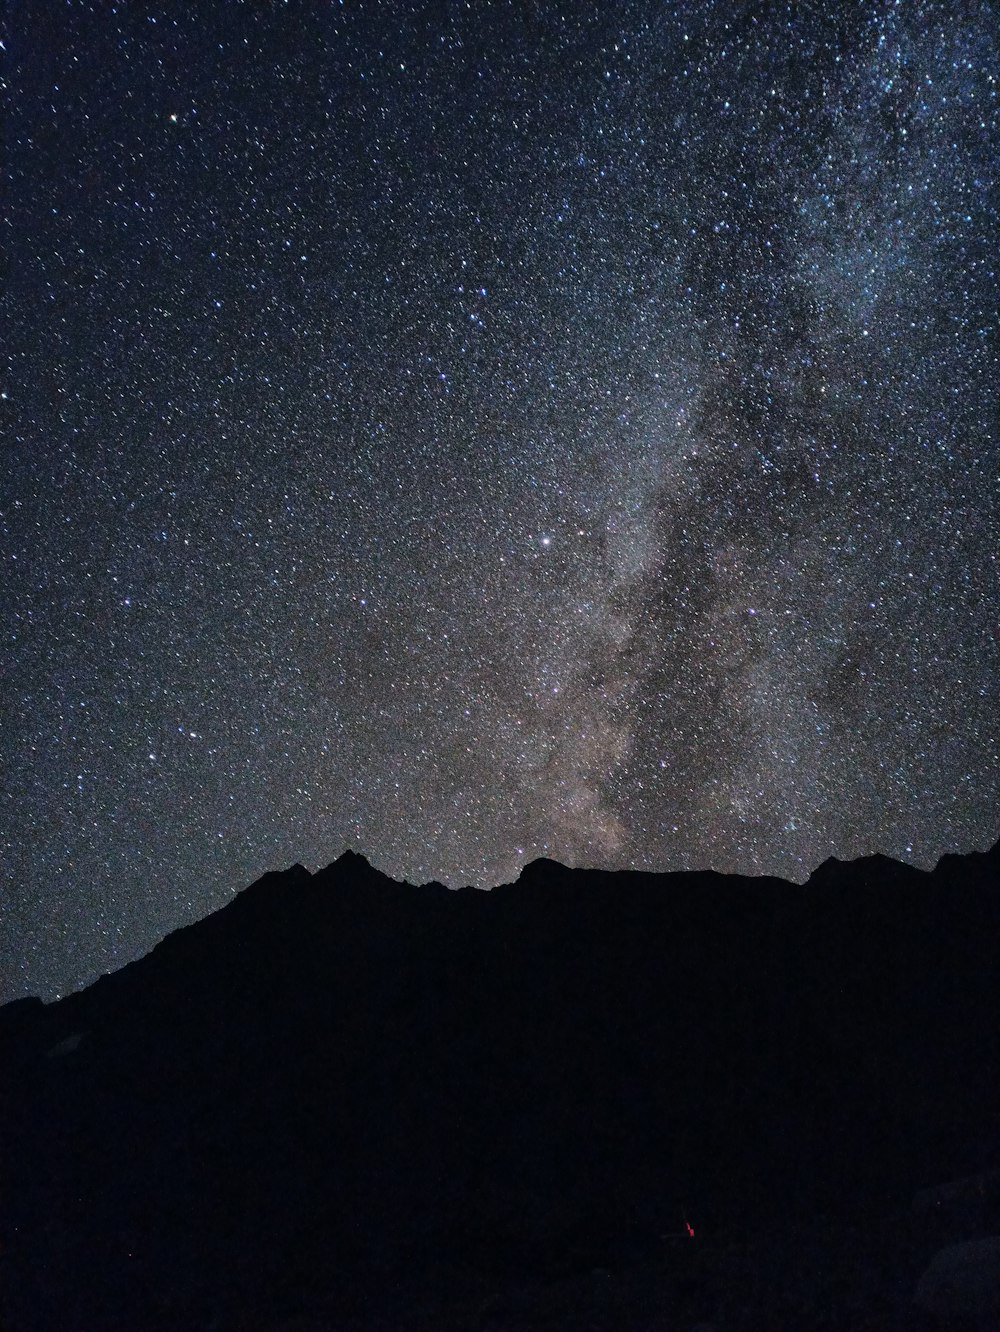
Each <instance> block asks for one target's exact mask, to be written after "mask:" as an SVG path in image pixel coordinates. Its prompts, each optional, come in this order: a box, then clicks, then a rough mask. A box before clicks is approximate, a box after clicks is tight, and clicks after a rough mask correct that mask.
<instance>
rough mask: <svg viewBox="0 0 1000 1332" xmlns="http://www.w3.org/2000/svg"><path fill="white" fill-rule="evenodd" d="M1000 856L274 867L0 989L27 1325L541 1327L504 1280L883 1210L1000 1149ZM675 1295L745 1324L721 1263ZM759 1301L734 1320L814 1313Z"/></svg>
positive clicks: (614, 1264) (13, 1250)
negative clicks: (151, 941)
mask: <svg viewBox="0 0 1000 1332" xmlns="http://www.w3.org/2000/svg"><path fill="white" fill-rule="evenodd" d="M997 865H998V856H997V851H996V850H995V849H994V851H992V852H990V853H987V854H972V855H968V856H964V857H957V856H949V857H946V858H945V859H944V860H943V861H942V862H941V864H940V865H939V866H938V867H937V869H936V870H935V871H933V872H932V873H923V872H920V871H917V870H914V869H911V868H909V867H907V866H904V865H899V864H896V863H895V862H892V861H887V860H884V859H882V858H879V857H872V858H868V859H865V860H861V861H856V862H854V863H852V864H841V863H838V862H836V861H828V862H827V863H826V864H824V865H823V866H821V867H820V868H819V869H818V870H817V871H816V873H815V874H814V875H813V876H812V878H811V880H810V881H809V882H808V884H806V885H805V886H803V887H797V886H794V885H791V884H788V883H785V882H782V881H780V880H775V879H742V878H735V877H724V876H720V875H715V874H709V873H702V874H674V875H664V876H656V875H641V874H628V873H618V874H612V873H604V872H593V871H584V870H567V869H564V868H563V867H562V866H560V865H558V864H554V863H551V862H545V861H539V862H535V863H534V864H532V865H529V866H528V867H527V868H526V869H525V871H524V873H523V874H522V877H521V879H520V880H519V881H518V882H517V883H516V884H512V885H507V886H504V887H501V888H498V889H496V890H494V891H492V892H490V893H482V892H478V891H474V890H471V889H465V890H462V891H460V892H450V891H448V890H446V889H444V888H443V887H441V886H440V885H436V884H429V885H425V886H423V887H412V886H410V885H407V884H399V883H395V882H393V881H392V880H390V879H387V878H385V877H384V876H383V875H381V874H379V873H378V872H377V871H375V870H374V869H372V868H371V866H369V865H368V863H367V862H366V861H365V860H364V859H363V858H362V857H359V856H355V855H351V854H348V855H345V856H344V857H342V858H341V859H340V860H338V861H337V862H336V863H335V864H334V865H331V866H330V867H329V868H328V869H326V870H324V871H322V872H320V873H317V874H315V875H310V874H309V873H308V872H307V871H306V870H304V869H302V868H301V867H300V866H295V867H293V868H292V869H290V870H288V871H286V872H284V873H276V874H269V875H266V876H265V877H264V878H263V879H261V880H259V881H258V882H257V883H255V884H253V885H252V886H251V887H250V888H248V889H246V891H245V892H243V893H242V894H240V895H239V896H238V897H236V898H235V899H234V900H233V901H232V902H231V903H230V904H229V905H228V906H227V907H225V908H224V909H223V910H221V911H219V912H217V913H216V914H215V915H213V916H210V917H209V918H207V919H205V920H203V921H201V922H199V923H198V924H196V925H193V926H191V927H189V928H187V929H184V930H181V931H178V932H177V933H176V934H173V935H171V936H170V937H168V938H167V939H165V940H164V941H163V942H162V943H161V944H160V945H159V946H158V947H157V948H155V949H154V950H153V952H152V953H151V954H150V955H149V956H148V957H146V958H144V959H142V960H141V961H139V962H136V963H134V964H132V965H131V966H129V967H126V968H125V969H124V970H122V971H120V972H118V973H116V974H114V975H110V976H106V977H104V978H103V979H101V980H100V981H98V982H97V983H96V984H94V985H93V986H91V987H90V988H89V989H87V990H84V991H82V992H80V993H78V994H74V995H71V996H69V997H68V998H66V999H63V1000H62V1001H61V1002H59V1003H55V1004H52V1005H49V1006H43V1005H42V1004H41V1003H39V1002H35V1001H27V1002H22V1003H16V1004H11V1005H8V1006H7V1007H6V1008H4V1009H2V1010H0V1045H2V1051H0V1059H2V1066H3V1069H4V1080H3V1096H2V1105H0V1130H2V1162H3V1166H2V1168H3V1186H2V1195H0V1209H2V1210H0V1218H2V1231H0V1241H2V1264H3V1267H2V1289H3V1300H4V1301H5V1304H6V1309H5V1313H6V1323H5V1324H4V1325H5V1326H7V1327H10V1328H11V1329H23V1330H24V1332H34V1330H36V1329H37V1330H38V1332H70V1330H71V1329H88V1330H89V1329H108V1330H109V1332H110V1329H126V1328H127V1329H131V1330H132V1332H135V1330H136V1329H146V1328H148V1329H151V1332H152V1330H155V1332H160V1329H163V1332H166V1329H182V1328H183V1329H201V1328H204V1329H206V1330H207V1329H209V1328H215V1329H223V1328H225V1329H233V1330H234V1332H235V1329H237V1328H239V1329H253V1328H260V1329H272V1328H273V1329H277V1328H281V1327H286V1326H287V1327H291V1326H292V1325H293V1324H292V1321H291V1320H292V1318H293V1315H297V1316H299V1317H300V1318H305V1317H306V1315H307V1314H308V1315H309V1317H311V1318H312V1319H313V1321H312V1322H305V1321H302V1322H300V1323H296V1324H295V1326H297V1327H302V1328H305V1327H311V1328H317V1329H319V1328H323V1327H331V1328H332V1327H341V1326H349V1325H350V1326H358V1327H363V1326H386V1327H389V1326H400V1327H401V1326H404V1325H406V1326H409V1325H410V1324H409V1323H407V1322H406V1319H416V1320H417V1321H415V1322H413V1326H418V1325H419V1326H424V1325H425V1324H423V1323H420V1322H419V1316H418V1313H417V1312H416V1311H417V1310H420V1309H437V1310H438V1312H437V1313H435V1314H427V1318H428V1320H429V1321H428V1322H427V1323H426V1326H428V1327H431V1326H437V1327H444V1326H451V1325H455V1326H460V1325H461V1326H469V1325H475V1326H479V1325H482V1326H497V1327H499V1326H508V1327H514V1326H525V1327H528V1326H532V1327H533V1326H536V1322H533V1321H532V1318H537V1317H538V1316H539V1315H538V1314H537V1308H538V1305H537V1301H536V1304H534V1305H531V1308H532V1309H534V1310H535V1312H534V1313H532V1312H531V1311H530V1310H529V1311H528V1312H525V1311H524V1310H523V1309H522V1310H521V1312H520V1313H518V1312H517V1308H516V1307H512V1308H508V1307H507V1306H504V1305H502V1301H501V1305H499V1306H497V1308H499V1309H500V1310H501V1311H500V1312H497V1311H496V1308H494V1306H493V1305H491V1304H490V1300H491V1299H493V1298H494V1296H492V1295H491V1294H490V1292H491V1291H497V1290H499V1291H503V1290H509V1289H510V1288H511V1287H512V1283H513V1285H514V1286H516V1285H517V1284H518V1283H521V1284H522V1285H523V1283H525V1282H527V1283H529V1284H530V1283H534V1286H533V1287H532V1288H533V1289H535V1290H536V1291H541V1290H551V1289H553V1288H554V1287H553V1283H556V1284H558V1283H559V1282H563V1283H566V1282H569V1283H573V1282H574V1281H583V1280H590V1279H591V1278H590V1276H589V1275H588V1274H590V1273H592V1272H593V1271H594V1269H600V1270H601V1271H604V1270H607V1271H609V1272H614V1273H633V1276H634V1279H635V1280H636V1281H638V1280H639V1277H638V1276H635V1274H637V1273H642V1272H645V1273H647V1274H648V1273H649V1272H650V1271H656V1272H659V1276H658V1277H657V1278H656V1279H657V1280H660V1279H661V1278H662V1279H663V1280H664V1281H665V1280H666V1278H665V1277H663V1272H664V1271H665V1270H666V1269H664V1268H663V1264H664V1262H665V1261H666V1259H665V1257H664V1252H665V1246H666V1247H667V1249H669V1248H670V1246H671V1245H674V1246H676V1245H677V1244H679V1243H682V1242H688V1241H690V1244H691V1246H692V1247H691V1250H690V1252H694V1250H695V1249H697V1248H698V1247H699V1246H704V1245H708V1246H711V1245H713V1244H715V1245H716V1246H718V1244H719V1243H721V1242H722V1240H723V1239H726V1242H735V1241H733V1237H739V1236H744V1237H745V1236H748V1235H770V1236H777V1235H778V1234H779V1232H780V1233H787V1232H788V1231H789V1228H790V1230H791V1232H792V1233H794V1234H797V1235H803V1234H805V1233H806V1232H807V1231H809V1228H810V1227H815V1226H816V1225H818V1224H822V1225H828V1226H833V1227H837V1226H840V1227H844V1226H848V1227H857V1226H858V1225H871V1226H873V1227H877V1225H878V1224H880V1223H879V1222H878V1218H879V1217H884V1216H888V1215H891V1214H894V1213H897V1212H900V1210H901V1211H902V1212H903V1213H905V1212H906V1211H907V1209H908V1207H909V1203H910V1199H911V1197H912V1196H913V1194H914V1192H915V1191H916V1190H918V1189H919V1188H922V1187H926V1186H929V1185H934V1184H936V1183H939V1182H940V1181H943V1180H947V1179H949V1178H952V1177H955V1176H961V1175H967V1174H971V1173H973V1172H976V1171H985V1170H989V1169H991V1168H994V1169H995V1168H997V1167H1000V1059H998V1053H1000V1051H998V1041H997V1014H998V1013H1000V966H998V961H1000V883H998V874H997ZM984 1206H985V1204H984ZM987 1221H988V1218H986V1217H985V1216H977V1217H971V1218H970V1217H966V1218H965V1220H964V1221H963V1222H962V1223H961V1224H962V1225H965V1227H966V1232H968V1233H972V1230H974V1229H975V1227H976V1226H977V1225H978V1226H980V1228H981V1227H982V1226H983V1225H985V1224H986V1223H987ZM687 1225H689V1226H690V1227H691V1228H692V1229H693V1230H694V1232H695V1235H694V1239H693V1240H692V1239H691V1238H690V1236H689V1235H688V1234H687ZM970 1227H971V1228H972V1230H970ZM960 1229H961V1226H960ZM674 1233H678V1234H679V1235H680V1236H683V1240H680V1239H679V1240H677V1241H674V1240H670V1239H668V1240H664V1238H663V1236H664V1235H671V1234H674ZM810 1233H811V1232H810ZM963 1233H965V1232H963ZM941 1238H942V1237H941V1236H938V1235H936V1234H935V1233H932V1232H931V1231H930V1230H928V1231H927V1232H926V1233H924V1232H921V1237H920V1238H919V1242H918V1248H919V1244H923V1245H924V1247H925V1249H926V1248H928V1246H929V1252H932V1251H933V1248H934V1245H935V1243H939V1242H941ZM915 1242H917V1241H915ZM777 1245H779V1241H778V1239H777V1238H775V1239H773V1243H772V1250H773V1251H774V1252H777V1249H776V1248H774V1246H777ZM929 1252H928V1253H924V1252H922V1251H921V1252H920V1253H918V1254H917V1255H916V1256H915V1257H914V1259H913V1261H914V1262H916V1261H917V1259H918V1258H920V1259H921V1260H922V1261H924V1263H925V1261H926V1257H927V1256H929ZM675 1257H676V1255H675ZM671 1261H673V1260H671ZM685 1261H690V1259H689V1258H688V1259H685ZM671 1270H673V1269H671ZM623 1279H624V1278H620V1279H619V1287H618V1288H619V1290H621V1289H624V1287H623V1286H622V1285H621V1280H623ZM630 1279H631V1278H630ZM727 1279H728V1280H732V1281H735V1280H736V1278H735V1277H731V1278H727ZM671 1281H672V1282H673V1284H671V1282H667V1284H666V1286H663V1287H662V1289H661V1288H660V1287H657V1289H658V1290H659V1292H660V1293H659V1294H658V1295H657V1296H656V1299H657V1300H658V1301H659V1304H658V1305H657V1307H658V1308H660V1309H661V1312H662V1310H663V1309H666V1313H663V1314H662V1316H663V1318H667V1319H668V1318H669V1317H672V1316H674V1314H675V1315H676V1317H677V1318H678V1319H680V1320H681V1321H678V1322H677V1323H676V1326H678V1327H684V1326H690V1324H691V1323H692V1322H693V1321H695V1314H698V1316H702V1317H709V1316H711V1317H712V1318H714V1319H720V1318H721V1316H722V1314H721V1312H720V1309H721V1306H722V1305H725V1298H724V1292H723V1293H722V1294H720V1293H719V1292H718V1291H716V1293H715V1295H711V1293H710V1287H711V1289H715V1287H712V1285H711V1282H710V1281H707V1278H705V1277H704V1276H701V1277H698V1278H697V1279H695V1278H694V1277H689V1278H684V1280H680V1279H679V1278H678V1279H677V1280H674V1278H673V1277H672V1278H671ZM684 1281H687V1283H688V1284H687V1285H685V1284H684ZM692 1282H693V1284H692ZM699 1282H700V1283H701V1284H699ZM706 1282H707V1284H706ZM724 1284H725V1283H723V1285H724ZM574 1289H575V1287H574ZM636 1289H637V1290H638V1287H637V1288H636ZM741 1289H742V1288H741ZM685 1291H686V1292H687V1294H685ZM698 1291H707V1292H709V1293H705V1294H704V1295H703V1297H702V1296H701V1295H698V1294H697V1292H698ZM463 1292H466V1294H463ZM692 1292H694V1294H692ZM452 1298H454V1299H456V1300H459V1302H460V1303H461V1299H466V1304H463V1305H462V1306H461V1307H462V1310H463V1312H462V1313H461V1315H460V1316H459V1315H458V1314H453V1313H446V1312H443V1310H445V1308H446V1306H447V1302H448V1300H449V1299H452ZM496 1298H497V1299H499V1298H500V1297H499V1296H497V1297H496ZM574 1298H576V1297H574ZM579 1298H580V1299H584V1297H583V1296H580V1297H579ZM642 1298H643V1299H645V1298H647V1297H646V1296H643V1297H642ZM648 1298H650V1299H652V1298H653V1297H652V1296H649V1297H648ZM748 1298H749V1297H748ZM755 1298H757V1299H758V1301H760V1300H762V1299H765V1297H763V1296H760V1295H759V1293H758V1295H757V1296H756V1297H755ZM635 1299H636V1300H637V1301H638V1300H639V1299H640V1296H639V1295H638V1294H636V1295H635ZM699 1299H702V1302H703V1303H705V1302H706V1301H707V1304H706V1307H705V1308H701V1306H699V1307H698V1308H697V1309H695V1308H694V1304H697V1303H698V1300H699ZM484 1301H485V1302H484ZM664 1301H666V1304H664ZM671 1301H673V1303H672V1304H671ZM685 1301H686V1302H685ZM692 1301H694V1304H692ZM713 1301H714V1303H713ZM720 1302H721V1303H720ZM765 1302H766V1299H765ZM584 1303H586V1304H587V1305H588V1306H589V1305H590V1303H591V1301H590V1298H589V1296H588V1297H586V1299H584ZM626 1303H627V1301H626ZM732 1303H733V1301H730V1304H732ZM529 1304H530V1301H529ZM515 1305H516V1301H515ZM594 1307H595V1308H596V1305H595V1306H594ZM727 1307H728V1306H727ZM740 1307H741V1309H742V1312H740V1311H739V1310H738V1309H736V1308H730V1309H729V1313H728V1315H727V1317H728V1319H729V1321H728V1322H725V1323H721V1322H720V1326H727V1327H728V1326H732V1327H739V1326H744V1327H751V1326H754V1327H756V1326H761V1327H763V1326H769V1325H770V1326H777V1325H779V1324H774V1323H768V1321H767V1320H768V1317H770V1316H773V1314H772V1315H768V1314H767V1313H766V1312H761V1313H760V1314H759V1317H760V1318H761V1319H763V1321H761V1322H754V1321H753V1318H754V1317H756V1316H757V1315H754V1314H753V1313H752V1311H751V1307H750V1304H749V1303H745V1304H742V1305H741V1306H740ZM491 1309H493V1312H491ZM503 1309H506V1312H503ZM671 1309H673V1310H674V1314H671V1313H670V1310H671ZM688 1315H690V1316H688ZM562 1316H563V1315H559V1314H556V1313H554V1314H552V1316H551V1318H550V1321H549V1322H548V1323H547V1324H545V1325H547V1326H550V1327H552V1326H556V1325H559V1323H558V1319H559V1318H560V1317H562ZM831 1316H832V1315H831ZM594 1317H595V1318H596V1317H597V1315H596V1314H595V1315H594ZM685 1317H686V1318H687V1319H688V1321H687V1323H685V1322H684V1321H683V1319H684V1318H685ZM787 1317H788V1318H789V1320H790V1321H788V1322H787V1323H786V1324H785V1325H787V1326H793V1325H794V1326H799V1325H802V1326H807V1325H808V1326H813V1325H816V1326H819V1325H820V1324H812V1323H805V1322H802V1323H796V1322H795V1321H794V1319H793V1318H792V1316H791V1315H787ZM803 1317H804V1315H803ZM886 1317H888V1315H886ZM740 1318H743V1319H744V1321H743V1322H740V1321H739V1319H740ZM351 1319H354V1320H355V1321H354V1322H353V1323H351V1322H350V1320H351ZM380 1319H381V1320H384V1321H379V1320H380ZM449 1319H451V1321H450V1322H449ZM491 1319H493V1320H494V1321H492V1322H491ZM518 1319H520V1322H519V1321H518ZM456 1320H457V1321H456ZM477 1320H479V1321H478V1322H477ZM553 1320H555V1321H553ZM543 1322H544V1320H543ZM543 1322H538V1323H537V1325H538V1326H542V1325H543ZM567 1325H569V1324H567ZM620 1325H621V1326H625V1325H628V1326H634V1325H636V1324H633V1323H627V1324H626V1323H624V1322H623V1323H621V1324H620ZM652 1325H653V1324H652V1323H651V1324H650V1326H652ZM655 1325H656V1326H658V1327H670V1326H674V1325H675V1324H674V1323H672V1322H669V1321H661V1322H657V1323H656V1324H655ZM823 1325H824V1326H841V1325H844V1326H847V1324H838V1323H832V1322H831V1323H828V1324H823ZM891 1325H893V1326H895V1324H891ZM594 1326H609V1327H611V1326H619V1323H618V1322H615V1320H614V1316H612V1314H611V1313H608V1314H607V1318H606V1321H605V1322H600V1320H599V1319H598V1321H597V1322H595V1323H594ZM882 1326H886V1327H888V1326H890V1323H888V1322H885V1323H883V1324H882Z"/></svg>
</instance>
